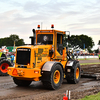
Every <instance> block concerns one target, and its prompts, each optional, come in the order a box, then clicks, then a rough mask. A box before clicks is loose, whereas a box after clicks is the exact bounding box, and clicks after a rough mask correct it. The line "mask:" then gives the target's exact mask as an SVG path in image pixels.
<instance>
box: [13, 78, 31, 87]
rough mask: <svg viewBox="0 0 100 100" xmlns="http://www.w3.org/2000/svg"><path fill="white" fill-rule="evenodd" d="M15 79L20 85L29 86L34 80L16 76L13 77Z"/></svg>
mask: <svg viewBox="0 0 100 100" xmlns="http://www.w3.org/2000/svg"><path fill="white" fill-rule="evenodd" d="M13 81H14V83H15V84H16V85H18V86H29V85H30V84H31V82H32V81H28V80H19V79H17V78H15V77H13Z"/></svg>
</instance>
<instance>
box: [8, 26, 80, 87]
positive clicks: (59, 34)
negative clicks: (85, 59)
mask: <svg viewBox="0 0 100 100" xmlns="http://www.w3.org/2000/svg"><path fill="white" fill-rule="evenodd" d="M51 27H52V29H51V30H40V25H38V29H37V30H35V29H33V30H32V31H33V36H30V38H31V45H25V46H19V47H17V48H16V57H15V65H14V67H8V74H9V75H11V76H12V77H13V81H14V83H15V84H16V85H18V86H29V85H30V84H31V82H32V81H40V80H41V81H42V83H43V85H44V86H45V87H46V88H49V89H58V88H59V87H60V86H61V84H62V82H63V79H64V76H65V78H66V80H67V82H68V83H78V82H79V80H80V70H81V69H80V64H79V62H78V61H76V60H73V59H70V57H67V56H68V55H67V53H66V47H63V39H64V35H65V34H66V32H65V31H59V30H54V25H52V26H51Z"/></svg>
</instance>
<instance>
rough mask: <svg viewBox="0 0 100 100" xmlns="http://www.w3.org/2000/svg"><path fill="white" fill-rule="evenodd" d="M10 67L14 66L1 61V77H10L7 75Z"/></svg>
mask: <svg viewBox="0 0 100 100" xmlns="http://www.w3.org/2000/svg"><path fill="white" fill-rule="evenodd" d="M9 66H12V65H11V63H10V62H9V61H8V60H6V59H3V60H1V61H0V75H1V76H7V75H8V74H7V68H8V67H9Z"/></svg>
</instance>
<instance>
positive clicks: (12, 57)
mask: <svg viewBox="0 0 100 100" xmlns="http://www.w3.org/2000/svg"><path fill="white" fill-rule="evenodd" d="M14 57H15V56H14V55H13V54H12V55H11V56H10V58H11V63H12V65H14Z"/></svg>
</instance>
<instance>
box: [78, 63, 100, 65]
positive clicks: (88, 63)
mask: <svg viewBox="0 0 100 100" xmlns="http://www.w3.org/2000/svg"><path fill="white" fill-rule="evenodd" d="M92 64H100V62H97V63H80V65H92Z"/></svg>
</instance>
